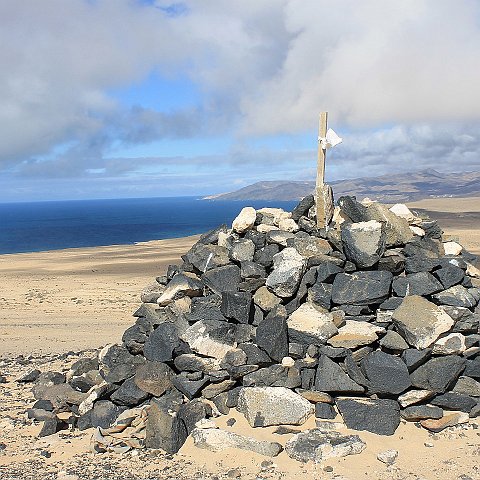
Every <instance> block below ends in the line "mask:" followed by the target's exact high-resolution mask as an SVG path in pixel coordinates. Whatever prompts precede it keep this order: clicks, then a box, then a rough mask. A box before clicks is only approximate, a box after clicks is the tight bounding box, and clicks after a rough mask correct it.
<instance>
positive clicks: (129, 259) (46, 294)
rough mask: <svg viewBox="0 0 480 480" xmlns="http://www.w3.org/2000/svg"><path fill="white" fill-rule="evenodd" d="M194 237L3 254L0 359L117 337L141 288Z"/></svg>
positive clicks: (129, 321) (58, 350) (68, 348)
mask: <svg viewBox="0 0 480 480" xmlns="http://www.w3.org/2000/svg"><path fill="white" fill-rule="evenodd" d="M196 238H197V237H188V238H181V239H175V240H160V241H152V242H146V243H139V244H135V245H120V246H109V247H94V248H73V249H67V250H57V251H50V252H39V253H21V254H15V255H0V358H2V357H8V358H10V357H12V356H15V355H19V354H23V355H26V354H29V353H31V352H35V353H36V354H41V353H51V352H54V353H64V352H68V351H79V350H84V349H86V348H98V347H100V346H102V345H106V344H107V343H115V342H118V341H120V340H121V336H122V333H123V332H124V331H125V329H126V328H127V327H128V326H129V325H131V324H132V323H133V317H132V313H133V312H134V311H135V309H136V308H137V307H138V306H139V305H140V293H141V291H142V289H143V288H144V287H145V286H147V285H148V284H150V283H152V282H155V277H156V276H159V275H163V274H164V273H165V271H166V268H167V266H168V264H170V263H178V262H179V259H180V256H181V255H182V254H183V253H185V252H186V251H187V250H188V249H189V248H190V246H191V245H192V244H193V243H194V242H195V241H196Z"/></svg>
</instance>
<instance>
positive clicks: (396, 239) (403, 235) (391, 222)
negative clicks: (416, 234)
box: [367, 202, 413, 247]
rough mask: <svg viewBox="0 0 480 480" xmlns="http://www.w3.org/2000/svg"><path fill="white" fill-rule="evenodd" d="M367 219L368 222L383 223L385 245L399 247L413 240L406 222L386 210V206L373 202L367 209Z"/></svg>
mask: <svg viewBox="0 0 480 480" xmlns="http://www.w3.org/2000/svg"><path fill="white" fill-rule="evenodd" d="M367 217H368V218H369V219H370V220H377V221H378V222H383V223H384V225H385V236H386V239H385V240H386V245H387V246H388V247H393V246H400V245H404V244H405V243H407V242H408V241H409V240H411V239H412V238H413V232H412V231H411V230H410V226H409V224H408V221H407V220H406V219H405V218H401V217H399V216H398V215H396V213H395V212H392V211H391V210H389V209H388V207H387V206H386V205H383V204H381V203H377V202H373V203H371V204H370V205H368V207H367Z"/></svg>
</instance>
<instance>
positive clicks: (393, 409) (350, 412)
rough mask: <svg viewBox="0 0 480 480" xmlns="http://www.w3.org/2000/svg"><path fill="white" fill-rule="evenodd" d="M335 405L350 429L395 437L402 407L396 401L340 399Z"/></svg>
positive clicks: (355, 398) (359, 398) (358, 398)
mask: <svg viewBox="0 0 480 480" xmlns="http://www.w3.org/2000/svg"><path fill="white" fill-rule="evenodd" d="M335 403H336V405H337V407H338V410H339V411H340V414H341V415H342V418H343V421H344V422H345V424H346V425H347V427H348V428H352V429H353V430H366V431H367V432H372V433H376V434H378V435H393V434H394V433H395V430H396V429H397V427H398V425H399V424H400V407H399V405H398V402H396V401H395V400H388V399H378V400H373V399H370V398H361V397H351V398H348V397H338V398H337V399H336V400H335Z"/></svg>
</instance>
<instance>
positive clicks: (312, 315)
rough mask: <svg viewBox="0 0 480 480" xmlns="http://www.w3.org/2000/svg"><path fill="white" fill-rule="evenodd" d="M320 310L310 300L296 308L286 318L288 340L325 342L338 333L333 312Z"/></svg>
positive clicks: (302, 342) (308, 342)
mask: <svg viewBox="0 0 480 480" xmlns="http://www.w3.org/2000/svg"><path fill="white" fill-rule="evenodd" d="M322 310H323V309H321V308H318V307H316V306H315V305H314V304H313V303H311V302H307V303H304V304H303V305H301V306H300V307H299V308H297V309H296V310H295V311H294V312H293V313H292V314H291V315H290V317H289V318H288V320H287V326H288V337H289V341H290V342H298V343H301V344H306V345H309V344H312V343H313V344H318V343H325V342H326V341H327V340H328V339H329V338H330V337H332V336H333V335H335V334H336V333H338V329H337V327H336V326H335V323H334V322H333V314H332V313H330V312H328V311H324V310H323V311H322Z"/></svg>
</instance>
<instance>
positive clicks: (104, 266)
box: [0, 197, 480, 480]
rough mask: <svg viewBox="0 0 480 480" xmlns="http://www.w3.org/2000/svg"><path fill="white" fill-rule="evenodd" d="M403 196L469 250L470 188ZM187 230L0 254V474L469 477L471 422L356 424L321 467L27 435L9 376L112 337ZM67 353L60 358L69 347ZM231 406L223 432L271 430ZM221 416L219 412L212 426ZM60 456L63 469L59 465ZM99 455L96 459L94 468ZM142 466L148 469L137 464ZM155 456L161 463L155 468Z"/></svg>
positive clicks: (473, 239)
mask: <svg viewBox="0 0 480 480" xmlns="http://www.w3.org/2000/svg"><path fill="white" fill-rule="evenodd" d="M409 206H410V207H411V208H414V209H417V208H419V209H423V210H426V211H428V212H429V214H430V216H431V217H432V218H435V219H437V220H438V221H439V223H440V225H441V227H442V228H443V230H444V232H445V234H446V235H448V236H450V237H452V238H453V239H458V241H459V242H460V243H461V244H462V245H464V247H465V248H466V249H467V250H469V251H471V252H472V253H475V254H478V255H480V197H472V198H439V199H428V200H423V201H419V202H414V203H411V204H409ZM195 240H196V237H189V238H181V239H173V240H160V241H152V242H145V243H140V244H136V245H119V246H106V247H94V248H81V249H68V250H59V251H50V252H39V253H28V254H15V255H0V365H1V367H0V374H4V375H6V377H7V380H8V383H6V384H0V405H2V410H3V411H2V414H1V418H0V443H3V444H5V445H6V449H5V450H4V451H3V452H2V454H1V455H0V474H1V475H0V476H1V477H2V478H5V479H10V478H12V479H13V478H22V477H23V478H32V479H34V478H35V479H36V478H52V479H58V480H61V479H62V478H64V479H65V480H74V479H75V477H74V476H72V477H71V478H68V475H70V474H72V475H74V473H72V472H74V470H75V469H77V470H78V471H81V470H82V465H86V464H88V463H89V462H95V463H96V464H97V465H100V467H98V468H100V470H99V471H98V472H97V471H95V475H96V476H94V475H93V473H94V472H93V471H92V475H91V476H90V477H85V478H105V479H106V478H113V477H109V476H108V475H106V474H105V476H102V475H104V472H106V471H107V470H108V469H109V468H111V466H112V465H113V466H114V468H116V469H117V473H118V472H120V473H122V475H124V476H123V477H117V478H129V479H130V478H132V479H137V478H138V479H143V478H152V477H151V476H149V475H150V474H153V473H155V474H156V475H157V476H156V477H155V478H172V479H173V478H182V479H183V478H185V479H186V478H214V477H213V476H215V475H216V476H217V478H229V476H230V478H232V476H235V475H237V474H240V475H241V478H252V479H253V478H335V479H337V480H340V479H342V478H343V479H350V480H356V479H359V478H367V475H368V478H372V479H380V478H382V479H384V478H385V479H386V478H388V479H417V480H420V479H423V480H425V479H428V480H430V479H444V480H447V479H449V480H450V479H459V480H460V479H462V480H469V479H475V478H480V471H479V467H478V464H479V462H478V460H479V455H480V447H479V445H480V438H479V434H478V433H477V432H478V430H477V429H475V428H469V429H465V428H463V427H459V428H458V430H456V431H453V432H448V433H442V434H436V435H432V434H429V433H427V432H425V431H424V430H421V429H418V428H416V427H415V426H414V425H413V424H408V425H402V426H401V428H400V429H399V430H398V431H397V433H396V434H395V435H394V436H393V437H377V436H375V435H373V434H369V433H365V432H360V433H361V437H362V438H363V439H364V440H365V441H366V442H367V445H368V447H367V449H366V450H365V452H363V453H362V454H361V455H358V456H350V457H347V458H344V459H332V460H331V461H329V462H327V464H328V466H330V467H332V470H331V471H330V470H329V469H327V471H326V470H324V467H325V465H327V464H325V465H320V466H313V465H309V466H302V465H299V464H296V463H295V462H293V461H291V460H289V459H288V457H286V456H285V454H281V455H280V456H279V457H278V458H277V459H275V464H276V466H275V467H271V466H269V467H268V468H267V467H265V465H266V464H265V465H264V467H262V461H263V460H264V458H263V457H260V456H258V455H255V454H247V453H241V454H240V456H239V455H238V453H237V452H233V451H232V452H230V453H227V454H226V455H225V454H212V453H209V454H208V455H207V457H208V459H207V458H206V456H205V452H202V451H198V449H196V448H195V447H193V446H192V445H191V443H190V442H187V444H186V445H185V446H184V447H183V448H182V450H181V452H180V455H179V456H178V457H176V458H175V459H172V458H169V457H165V456H162V455H157V456H154V457H152V456H151V455H149V456H148V457H145V458H144V457H142V456H140V457H138V458H133V457H128V458H125V457H124V458H121V456H112V455H106V456H101V459H99V457H98V456H97V457H96V460H93V457H92V456H91V455H92V454H89V453H87V452H88V437H89V433H88V432H87V433H82V434H76V435H73V434H72V435H71V437H69V438H68V440H67V441H68V442H69V446H68V448H65V447H66V444H65V440H61V439H59V437H58V434H57V435H55V436H53V437H55V438H54V439H50V440H46V439H45V440H37V439H36V438H35V433H36V430H35V428H34V427H32V426H31V425H28V424H22V421H23V420H22V419H24V414H23V412H24V411H25V408H26V406H28V405H29V404H30V403H31V402H32V396H31V394H30V391H29V387H22V386H20V385H18V384H16V383H15V382H14V381H13V380H14V378H15V376H16V375H18V374H20V373H22V372H25V371H27V370H28V368H30V365H38V366H39V368H40V369H41V370H53V369H61V368H62V367H63V366H64V365H65V362H67V363H68V361H69V360H68V359H67V360H64V359H60V358H59V357H58V356H59V355H61V354H64V353H66V352H77V353H78V352H80V351H84V350H90V349H97V348H99V347H101V346H103V345H105V344H108V343H115V342H118V341H120V339H121V336H122V333H123V331H124V330H125V329H126V328H127V327H128V326H130V325H131V324H132V322H133V318H132V313H133V311H134V310H135V309H136V308H137V307H138V305H139V303H140V292H141V290H142V289H143V288H144V287H145V286H147V285H148V284H150V283H152V282H154V281H155V277H156V276H158V275H162V274H164V273H165V269H166V267H167V265H168V264H170V263H176V262H177V261H178V259H179V258H180V255H182V254H183V253H184V252H186V251H187V250H188V248H189V247H190V246H191V245H192V244H193V243H194V242H195ZM19 355H23V357H24V358H25V359H26V360H24V361H23V363H22V362H20V363H18V362H16V363H15V362H14V359H16V358H17V357H18V356H19ZM69 358H70V363H71V361H73V360H74V359H76V358H78V357H77V356H76V355H72V356H71V357H69ZM230 416H232V415H230ZM234 416H235V417H236V419H237V423H236V426H235V431H238V432H242V433H246V434H250V435H253V436H257V437H258V436H259V435H260V436H261V437H262V438H264V437H265V438H269V439H272V433H271V432H270V431H268V430H269V429H267V431H265V432H261V433H258V431H257V432H252V431H249V430H251V429H250V427H248V425H247V424H246V422H245V421H244V420H243V421H242V418H241V416H238V415H237V414H235V415H234ZM223 423H225V422H224V421H223ZM223 423H222V421H220V422H219V424H220V425H221V426H222V427H223V426H224V425H223ZM474 426H475V424H474ZM477 428H478V427H477ZM352 433H357V432H352ZM273 437H279V436H278V435H277V436H273ZM275 440H276V441H280V442H282V440H280V439H278V438H275ZM387 448H395V449H396V450H398V451H399V459H398V462H397V463H396V464H395V466H393V467H387V466H385V465H383V464H381V463H380V462H378V460H376V453H378V452H379V451H382V450H386V449H387ZM42 451H48V452H50V453H49V454H50V455H51V457H47V458H46V457H45V455H43V456H42V454H41V452H42ZM141 455H143V454H141ZM141 458H143V459H144V462H143V463H142V462H140V459H141ZM32 459H33V460H32ZM89 459H90V460H89ZM32 462H33V463H32ZM178 462H180V463H178ZM39 465H40V466H42V465H43V466H44V467H45V471H44V476H42V473H40V472H38V466H39ZM69 465H70V466H71V467H72V468H70V469H69ZM102 465H103V466H104V467H105V469H106V470H102V468H103V467H102ZM145 465H148V469H150V470H148V469H146V470H145V471H143V468H142V466H145ZM166 465H167V466H168V468H167V470H169V473H168V474H167V473H165V474H164V475H163V473H162V474H160V473H159V472H163V471H164V467H165V466H166ZM262 468H263V470H262ZM236 470H237V471H236ZM149 471H150V473H149ZM175 471H176V472H177V474H176V475H177V476H175V474H174V472H175ZM2 472H3V473H2ZM102 472H103V473H102ZM165 472H166V471H165ZM172 472H173V473H172ZM232 472H233V473H232ZM47 474H48V475H50V476H48V475H47ZM18 475H20V476H18ZM62 475H63V477H62ZM145 475H147V476H145ZM169 475H174V476H169ZM210 475H213V476H212V477H211V476H210ZM76 478H84V477H83V476H82V475H78V476H77V477H76Z"/></svg>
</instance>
